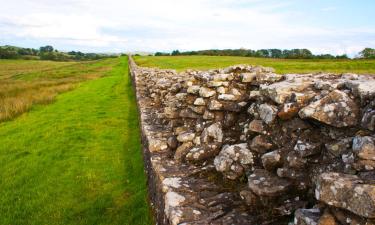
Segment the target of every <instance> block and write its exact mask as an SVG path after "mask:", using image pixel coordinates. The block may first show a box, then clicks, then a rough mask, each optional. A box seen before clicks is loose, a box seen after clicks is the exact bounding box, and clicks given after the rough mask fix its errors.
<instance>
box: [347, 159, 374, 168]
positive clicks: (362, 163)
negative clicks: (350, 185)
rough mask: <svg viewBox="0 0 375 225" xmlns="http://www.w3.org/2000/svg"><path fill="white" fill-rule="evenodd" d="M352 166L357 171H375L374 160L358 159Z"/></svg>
mask: <svg viewBox="0 0 375 225" xmlns="http://www.w3.org/2000/svg"><path fill="white" fill-rule="evenodd" d="M352 166H353V168H354V169H355V170H357V171H372V170H375V160H366V159H359V160H356V161H355V162H354V163H353V164H352Z"/></svg>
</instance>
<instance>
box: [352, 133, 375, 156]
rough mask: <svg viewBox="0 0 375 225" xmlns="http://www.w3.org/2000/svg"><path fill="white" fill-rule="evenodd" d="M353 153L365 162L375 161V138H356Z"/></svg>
mask: <svg viewBox="0 0 375 225" xmlns="http://www.w3.org/2000/svg"><path fill="white" fill-rule="evenodd" d="M353 152H354V153H356V154H357V155H358V157H359V158H361V159H365V160H375V144H374V138H372V137H369V136H364V137H361V136H356V137H354V139H353Z"/></svg>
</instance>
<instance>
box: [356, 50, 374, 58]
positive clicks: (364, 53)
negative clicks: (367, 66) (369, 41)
mask: <svg viewBox="0 0 375 225" xmlns="http://www.w3.org/2000/svg"><path fill="white" fill-rule="evenodd" d="M359 57H361V58H364V59H375V49H373V48H365V49H363V50H362V51H361V52H359Z"/></svg>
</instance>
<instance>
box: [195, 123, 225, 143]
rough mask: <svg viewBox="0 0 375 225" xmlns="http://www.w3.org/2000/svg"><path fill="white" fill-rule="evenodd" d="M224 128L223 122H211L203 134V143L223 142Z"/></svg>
mask: <svg viewBox="0 0 375 225" xmlns="http://www.w3.org/2000/svg"><path fill="white" fill-rule="evenodd" d="M223 137H224V134H223V130H222V127H221V123H214V124H211V125H210V126H209V127H207V128H205V129H204V130H203V132H202V134H201V143H206V144H207V143H213V142H220V143H221V142H223Z"/></svg>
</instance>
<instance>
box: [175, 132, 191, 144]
mask: <svg viewBox="0 0 375 225" xmlns="http://www.w3.org/2000/svg"><path fill="white" fill-rule="evenodd" d="M194 138H195V134H194V133H192V132H184V133H181V134H179V135H178V136H177V140H178V141H179V142H189V141H193V140H194Z"/></svg>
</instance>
